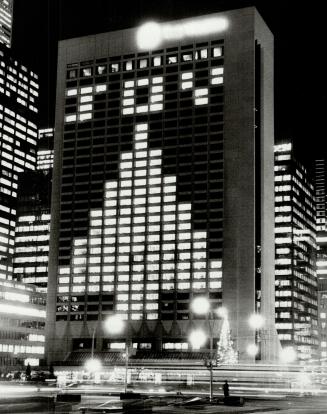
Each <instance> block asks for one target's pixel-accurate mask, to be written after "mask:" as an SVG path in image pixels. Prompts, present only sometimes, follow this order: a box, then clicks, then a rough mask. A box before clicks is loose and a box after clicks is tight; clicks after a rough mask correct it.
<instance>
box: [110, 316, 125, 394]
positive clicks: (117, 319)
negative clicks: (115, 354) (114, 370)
mask: <svg viewBox="0 0 327 414" xmlns="http://www.w3.org/2000/svg"><path fill="white" fill-rule="evenodd" d="M125 326H126V322H125V321H124V320H123V319H122V317H121V316H120V315H111V316H109V317H108V318H107V319H106V321H105V327H106V330H107V332H109V333H111V334H112V335H117V334H120V333H121V332H123V330H124V329H125ZM128 362H129V344H128V341H127V340H126V352H125V381H124V390H125V393H126V392H127V375H128Z"/></svg>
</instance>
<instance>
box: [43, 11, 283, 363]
mask: <svg viewBox="0 0 327 414" xmlns="http://www.w3.org/2000/svg"><path fill="white" fill-rule="evenodd" d="M212 17H218V18H223V19H226V21H227V22H228V26H227V28H226V29H225V30H223V31H221V32H220V33H215V34H212V33H211V34H210V35H205V34H203V35H201V36H200V37H196V36H188V37H187V38H184V39H179V40H172V39H171V40H165V41H164V43H163V44H162V45H161V46H160V47H163V48H165V49H164V52H163V49H160V50H159V51H155V52H153V55H155V53H157V54H158V53H161V54H162V53H163V54H164V56H165V57H167V58H168V57H169V56H168V55H169V53H170V52H171V50H173V49H174V50H177V49H178V53H180V56H181V57H183V50H185V49H187V47H189V48H191V47H192V48H193V49H194V53H197V52H195V50H197V49H196V48H198V49H199V50H200V48H201V47H203V46H200V44H207V45H209V48H208V49H207V51H208V50H209V53H210V50H212V51H213V49H214V47H215V46H214V45H219V46H218V47H221V48H223V50H224V56H223V58H224V62H223V66H224V69H223V78H224V80H223V94H220V92H217V93H218V95H219V96H220V95H222V96H223V98H222V99H223V118H224V124H223V127H222V130H221V136H222V135H223V141H222V142H221V143H218V144H221V145H223V153H222V156H221V160H220V158H219V157H220V156H217V158H216V162H220V161H221V165H223V167H222V169H221V170H219V169H218V170H217V174H220V172H221V174H222V176H223V181H222V190H219V191H220V193H219V191H217V192H216V194H218V195H219V194H220V196H221V197H222V200H220V201H219V202H216V201H215V203H218V204H219V203H220V204H219V206H220V205H221V213H222V217H223V219H222V221H221V222H220V224H219V225H217V232H216V235H215V237H216V239H215V240H213V241H212V243H211V240H210V243H211V246H218V247H213V248H212V249H211V250H212V251H210V252H209V248H208V251H207V256H205V257H206V258H207V259H206V260H207V262H206V263H207V265H206V277H205V285H203V287H201V288H199V289H198V288H196V289H194V285H192V286H193V289H192V288H191V284H190V283H189V284H188V286H189V287H188V288H187V289H186V291H184V293H185V292H186V294H187V298H188V299H187V300H184V299H183V300H181V301H180V302H181V304H183V305H184V308H185V307H188V306H189V302H188V300H191V299H192V298H194V297H195V296H201V295H202V296H207V297H209V298H210V301H211V305H212V307H216V306H219V305H223V306H224V307H226V308H227V310H228V314H229V321H230V324H231V335H232V339H233V340H234V343H235V346H236V349H237V351H238V355H239V360H240V361H249V360H250V361H251V360H252V359H253V357H249V356H248V354H247V347H248V345H251V344H253V343H254V342H255V341H256V337H257V335H256V333H255V332H254V331H253V330H252V329H251V328H250V327H249V324H248V318H249V317H250V316H251V314H253V313H254V312H261V313H262V314H263V316H264V318H265V333H266V336H265V341H264V342H263V343H262V344H261V345H262V347H261V359H262V360H265V361H267V360H269V361H273V360H275V359H276V356H277V351H278V340H277V336H276V332H275V327H274V248H273V246H274V239H273V237H274V233H273V228H274V205H273V137H274V128H273V125H274V114H273V36H272V35H271V33H270V31H269V30H268V28H267V26H266V25H265V23H264V22H263V21H262V19H261V17H260V16H259V15H258V13H257V12H256V10H255V9H254V8H245V9H240V10H234V11H228V12H224V13H217V14H213V15H208V16H201V17H196V18H194V19H185V20H181V21H175V22H169V23H173V24H174V25H176V27H177V26H179V25H181V26H182V25H183V24H187V23H188V22H201V19H204V18H212ZM136 37H137V29H128V30H122V31H117V32H111V33H104V34H99V35H95V36H88V37H84V38H78V39H77V38H76V39H70V40H66V41H63V42H60V45H59V54H58V76H57V82H58V83H57V99H56V123H55V158H54V177H53V191H52V211H51V220H52V222H51V228H52V233H51V238H50V257H49V284H48V299H47V338H48V341H47V346H48V349H47V357H48V360H49V361H48V362H51V361H54V360H57V361H58V360H62V359H64V358H65V357H66V356H67V354H68V353H70V352H71V351H72V350H73V343H74V340H78V338H91V336H92V332H94V329H95V330H96V331H95V332H96V337H97V338H100V341H97V343H96V348H97V349H98V350H100V349H101V343H103V341H104V339H105V337H106V336H107V335H106V334H105V332H104V330H103V327H102V324H101V322H100V320H101V318H100V320H95V318H96V319H98V317H97V316H94V317H93V316H92V317H91V316H90V317H89V316H88V314H87V313H86V312H84V311H83V312H84V313H83V314H82V313H81V319H80V320H78V321H75V320H72V315H71V313H69V312H68V311H67V315H66V314H64V312H62V310H63V306H61V305H60V306H59V308H60V312H61V314H60V315H59V318H58V313H57V321H56V303H57V306H58V302H57V296H58V295H60V296H58V298H59V297H60V298H61V299H60V300H64V299H63V295H65V297H67V298H68V299H67V300H68V305H67V306H69V305H70V304H71V302H69V301H71V300H72V299H71V298H70V299H69V295H71V291H72V286H73V282H72V280H73V279H72V278H73V276H72V270H73V267H72V262H73V257H72V256H70V259H69V260H70V261H69V260H68V259H66V258H65V257H64V256H62V263H59V260H60V259H58V257H59V254H58V253H59V251H60V243H61V242H60V240H63V238H62V239H60V230H61V227H62V222H61V221H60V213H61V212H62V211H63V205H64V204H65V202H63V198H62V195H63V186H62V183H63V181H62V171H63V166H64V161H63V150H64V148H63V137H64V133H65V132H67V127H66V126H65V123H66V125H67V122H71V120H72V119H74V116H75V121H74V122H76V125H77V118H76V115H66V117H65V114H64V108H65V95H66V93H67V91H68V89H69V88H70V87H69V85H74V84H73V82H70V81H69V78H67V76H69V75H68V73H69V72H70V71H73V70H75V67H76V68H77V69H76V71H78V70H79V68H81V69H80V70H81V71H83V65H86V66H87V62H100V60H101V59H104V58H108V57H115V56H122V61H124V59H127V56H128V55H133V58H135V59H138V58H141V57H145V58H146V59H147V58H148V57H149V56H153V55H151V54H150V55H149V54H148V53H147V51H146V52H144V51H142V54H141V53H139V54H138V55H134V54H136V53H137V52H141V51H139V50H138V48H137V45H136ZM210 42H211V43H210ZM210 48H211V49H210ZM193 49H192V50H193ZM192 53H193V52H192ZM198 53H200V52H198ZM194 56H196V55H194ZM207 58H208V57H207ZM104 60H105V59H104ZM211 60H212V62H213V63H212V64H215V65H218V63H215V62H216V61H217V62H220V60H219V59H217V60H215V59H214V57H213V58H212V59H211ZM81 62H84V63H83V64H82V65H81V66H78V64H79V63H81ZM109 62H111V60H109ZM124 62H125V61H124ZM124 64H125V63H124ZM196 64H197V63H195V65H196ZM93 65H94V63H93ZM167 65H168V63H167ZM183 65H184V64H183ZM219 65H220V63H219ZM167 67H168V66H167ZM183 67H185V68H186V67H187V64H186V63H185V65H184V66H181V67H180V68H179V69H178V70H177V69H176V71H177V73H178V75H176V77H177V76H179V75H180V74H181V73H182V68H183ZM194 68H198V66H194ZM94 70H95V67H94ZM166 70H167V72H164V74H165V76H166V77H165V82H166V80H167V81H168V76H169V72H168V69H166ZM185 70H186V69H185ZM90 71H91V69H90ZM76 73H77V72H76ZM85 73H86V72H85ZM90 73H91V72H90ZM152 73H154V72H152ZM211 73H212V72H211ZM122 76H125V75H122ZM207 76H208V75H207ZM122 79H126V77H125V78H122ZM136 79H137V78H136ZM210 79H211V78H210ZM66 82H67V84H66ZM208 82H209V81H208ZM211 82H212V84H213V81H211ZM219 82H220V81H219ZM76 85H77V82H76ZM79 85H82V83H80V84H79ZM201 86H202V85H201ZM74 88H75V86H71V88H70V89H72V90H74ZM205 89H206V88H205ZM109 90H110V87H109ZM122 90H123V84H121V91H122ZM71 93H75V92H71ZM193 93H194V94H195V95H193V98H194V96H195V97H196V93H199V94H200V93H202V92H199V91H198V92H197V91H194V92H193ZM205 93H208V89H206V92H205ZM121 96H122V93H121ZM190 96H192V95H190ZM90 99H93V98H90ZM212 102H213V101H212ZM216 102H217V100H216ZM66 105H67V102H66ZM195 105H197V103H195ZM199 105H202V102H201V103H200V104H199ZM214 106H215V105H212V107H214ZM76 108H78V107H76ZM109 109H110V108H109ZM196 110H198V108H197V107H196V108H195V110H194V111H195V112H193V113H194V114H196V115H197V112H196ZM76 111H77V109H76ZM165 111H166V109H164V110H163V112H164V113H165ZM67 113H68V114H69V112H66V114H67ZM258 114H259V115H258ZM78 116H79V117H81V115H80V114H79V115H78ZM90 116H91V117H93V115H90ZM134 116H135V117H136V116H137V115H134ZM123 118H124V117H123ZM79 119H81V118H79ZM139 119H141V118H139ZM210 119H213V118H210ZM65 120H66V122H65ZM68 120H69V121H68ZM121 122H123V121H121ZM192 122H193V121H192ZM207 122H208V124H209V126H210V122H211V121H209V120H208V121H207ZM213 122H214V119H213ZM136 124H137V118H135V121H134V125H136ZM71 125H73V123H72V124H71ZM65 128H66V129H65ZM78 128H80V124H79V125H77V126H76V131H77V130H78ZM90 128H91V130H92V126H90ZM73 129H74V127H73V126H70V127H69V131H68V134H71V135H72V134H73V133H75V134H76V137H77V132H76V131H75V130H74V131H75V132H74V131H73ZM194 131H195V126H194ZM75 139H76V148H78V143H77V138H75ZM120 139H121V138H120ZM176 148H177V147H176ZM208 148H209V147H208ZM176 151H177V150H176ZM192 151H194V154H195V156H194V158H196V156H197V155H196V151H195V150H194V149H192ZM176 153H177V152H176ZM209 154H210V149H209ZM208 157H209V158H210V155H208ZM72 162H73V161H72ZM194 162H195V161H194ZM219 165H220V164H219ZM192 166H193V164H192ZM192 166H191V168H193V167H192ZM167 171H168V170H167ZM214 171H216V170H214ZM208 174H209V172H208ZM218 181H219V180H218V179H217V182H218ZM192 182H193V181H192ZM207 182H208V183H209V178H207ZM178 184H179V183H178V177H177V185H178ZM216 184H217V183H216ZM208 187H209V184H208ZM216 188H218V186H217V187H216ZM94 191H95V190H94ZM194 191H195V190H194ZM101 192H102V197H103V190H101ZM101 192H100V193H101ZM177 196H178V194H177ZM195 196H196V191H195V192H193V197H195ZM85 197H86V198H87V197H88V196H87V195H86V196H85ZM206 201H207V203H208V201H210V198H209V196H208V198H207V199H206ZM218 204H217V205H218ZM90 211H91V210H90ZM208 211H209V210H208V207H207V212H208ZM210 212H211V210H210V211H209V213H210ZM209 213H208V214H209ZM218 213H219V211H218V212H216V213H215V214H218ZM90 214H91V213H90ZM194 214H195V213H194ZM194 217H196V214H195V216H194ZM206 220H207V222H208V220H209V219H208V218H206ZM219 226H220V227H219ZM209 230H210V225H208V227H207V231H209ZM72 231H73V230H72ZM219 231H220V232H221V233H219ZM72 234H73V233H72ZM217 234H218V236H217ZM219 234H221V236H219ZM71 237H73V236H71ZM176 237H177V236H176ZM197 237H198V235H197ZM208 237H209V233H208ZM66 242H67V243H68V244H69V239H67V240H66ZM208 243H209V242H208ZM63 246H64V245H63V244H62V247H63ZM70 246H71V247H70V249H72V248H73V239H71V241H70ZM66 249H67V251H68V249H69V248H68V247H66ZM256 252H257V253H256ZM71 254H73V253H71ZM209 254H210V255H211V256H210V258H211V257H212V258H214V259H215V260H214V262H215V265H213V266H217V262H220V263H221V262H222V272H221V271H217V268H214V270H212V271H210V270H209V267H208V266H209V264H210V263H209ZM66 263H68V265H66ZM63 266H67V268H65V270H63V272H66V271H67V270H66V269H68V268H69V269H70V270H69V271H68V277H69V278H70V279H69V280H70V282H69V286H70V287H68V285H67V288H66V287H63V288H61V289H62V290H61V292H66V293H59V291H58V286H60V283H59V281H60V280H63V279H61V278H60V277H59V272H60V267H63ZM193 266H194V263H193V264H192V268H193ZM210 266H211V265H210ZM218 266H219V265H218ZM210 269H211V268H210ZM210 272H211V273H210ZM209 273H210V275H211V274H212V275H213V277H215V275H216V276H217V275H218V276H217V277H218V280H217V281H215V280H213V283H214V284H212V285H210V284H209V282H210V280H209V275H208V274H209ZM221 274H222V276H221ZM175 278H176V281H175V283H176V285H175V286H176V292H175V293H174V295H175V296H174V297H175V299H174V301H172V302H171V303H172V306H173V307H174V309H175V313H174V315H173V316H172V318H171V319H170V320H169V319H168V318H169V316H166V318H167V320H164V317H163V315H167V313H165V310H164V309H162V308H160V309H161V310H160V311H159V313H158V314H155V313H153V315H157V318H155V317H154V319H156V320H148V319H149V318H148V317H147V318H146V313H145V314H144V316H143V318H141V319H139V320H135V321H133V320H130V322H129V329H128V334H126V336H127V337H129V339H130V340H131V337H132V340H134V338H137V337H140V338H142V341H143V342H144V341H146V340H147V338H151V341H152V346H154V347H155V348H156V349H159V350H160V348H161V347H162V346H163V338H166V340H169V338H175V339H171V341H176V340H177V339H176V338H178V341H181V343H186V342H187V336H188V334H189V332H190V329H193V328H195V327H201V328H202V329H204V330H206V331H207V333H209V330H210V329H209V327H208V324H207V320H206V319H203V318H202V319H199V318H196V317H194V315H192V313H190V314H188V313H187V312H186V311H185V312H184V313H182V312H178V309H177V308H178V306H180V305H179V300H178V299H177V297H178V296H177V295H178V294H179V292H178V288H177V286H178V284H177V276H175ZM191 279H192V280H194V275H192V277H191ZM102 283H103V282H102ZM192 283H193V282H192ZM210 283H211V282H210ZM101 286H103V285H101ZM131 286H132V285H131ZM196 286H200V285H196ZM211 286H215V287H214V288H211ZM163 290H164V288H163V287H162V285H161V287H160V289H159V291H160V293H159V296H158V300H157V302H159V304H160V306H161V302H164V298H165V297H167V294H166V293H165V292H163ZM85 292H86V288H85ZM99 293H100V296H101V295H102V296H104V293H103V291H101V287H100V291H99ZM181 294H182V292H181ZM164 295H166V296H164ZM88 297H89V296H88ZM180 297H181V296H180ZM185 297H186V296H185ZM88 301H89V299H87V297H86V296H85V302H84V304H83V309H84V306H85V308H86V305H89V304H90V302H88ZM168 305H169V300H167V306H168ZM102 306H103V305H102ZM108 306H109V304H108ZM153 306H154V304H153ZM67 309H68V307H67ZM99 309H100V307H99ZM101 309H104V307H102V308H101ZM176 309H177V310H176ZM112 311H117V301H116V299H113V305H112ZM60 312H59V313H60ZM99 312H100V315H101V317H102V319H104V316H105V312H104V313H103V314H102V311H101V310H100V311H99ZM109 313H110V312H109ZM111 313H112V312H111ZM60 318H62V319H61V320H60ZM92 319H93V320H92ZM211 322H212V326H211V329H212V332H213V336H214V339H217V340H218V338H219V329H220V321H219V320H217V319H213V320H212V321H211ZM126 336H125V339H126ZM183 341H184V342H183ZM174 343H177V342H174ZM83 346H85V347H88V348H89V347H90V343H89V342H87V341H86V340H85V343H84V344H83Z"/></svg>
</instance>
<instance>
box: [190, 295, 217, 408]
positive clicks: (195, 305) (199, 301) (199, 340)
mask: <svg viewBox="0 0 327 414" xmlns="http://www.w3.org/2000/svg"><path fill="white" fill-rule="evenodd" d="M191 310H192V311H193V313H195V314H197V315H208V318H209V319H208V326H209V343H210V354H209V355H210V362H209V370H210V391H209V399H210V402H211V401H212V397H213V370H212V366H213V363H212V357H213V333H212V325H211V323H210V320H211V319H212V309H211V308H210V302H209V300H208V299H207V298H206V297H204V296H198V297H196V298H195V299H194V300H193V301H192V302H191ZM189 340H190V342H191V344H192V347H193V348H194V349H199V348H201V346H203V345H204V344H205V342H206V340H207V336H206V334H205V333H204V332H203V331H202V330H201V329H197V330H195V331H193V332H191V334H190V336H189Z"/></svg>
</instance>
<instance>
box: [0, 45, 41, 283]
mask: <svg viewBox="0 0 327 414" xmlns="http://www.w3.org/2000/svg"><path fill="white" fill-rule="evenodd" d="M38 88H39V86H38V77H37V75H36V74H35V73H34V72H32V71H30V70H28V69H27V68H26V67H25V66H23V65H21V64H19V63H18V62H17V61H16V60H14V59H13V58H12V57H11V56H10V51H9V50H8V49H7V48H5V47H1V46H0V165H1V169H0V279H5V278H7V279H11V277H12V254H13V245H14V236H15V220H16V202H17V186H18V176H19V174H20V173H22V172H23V171H26V170H31V171H33V170H35V166H36V145H37V137H38V134H37V126H36V122H37V112H38V109H37V106H38V103H37V101H38V94H39V92H38Z"/></svg>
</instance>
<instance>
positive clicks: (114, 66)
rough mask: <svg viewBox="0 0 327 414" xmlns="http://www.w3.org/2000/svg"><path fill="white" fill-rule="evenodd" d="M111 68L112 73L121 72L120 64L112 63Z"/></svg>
mask: <svg viewBox="0 0 327 414" xmlns="http://www.w3.org/2000/svg"><path fill="white" fill-rule="evenodd" d="M109 68H110V72H119V63H111V64H110V65H109Z"/></svg>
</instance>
